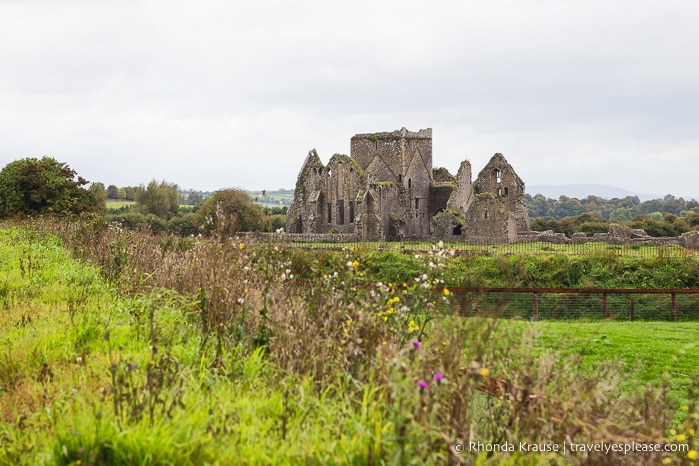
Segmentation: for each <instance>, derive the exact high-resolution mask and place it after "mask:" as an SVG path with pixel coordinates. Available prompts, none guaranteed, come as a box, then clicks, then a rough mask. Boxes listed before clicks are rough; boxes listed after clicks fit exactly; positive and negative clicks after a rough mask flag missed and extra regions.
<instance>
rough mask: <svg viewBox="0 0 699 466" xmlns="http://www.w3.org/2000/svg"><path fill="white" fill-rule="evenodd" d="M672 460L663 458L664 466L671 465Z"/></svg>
mask: <svg viewBox="0 0 699 466" xmlns="http://www.w3.org/2000/svg"><path fill="white" fill-rule="evenodd" d="M670 463H672V460H671V459H670V458H663V464H670Z"/></svg>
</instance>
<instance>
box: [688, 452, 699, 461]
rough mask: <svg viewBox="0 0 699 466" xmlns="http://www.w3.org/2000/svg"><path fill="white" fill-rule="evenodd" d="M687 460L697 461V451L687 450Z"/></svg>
mask: <svg viewBox="0 0 699 466" xmlns="http://www.w3.org/2000/svg"><path fill="white" fill-rule="evenodd" d="M687 458H689V459H690V460H695V459H697V451H696V450H689V451H688V452H687Z"/></svg>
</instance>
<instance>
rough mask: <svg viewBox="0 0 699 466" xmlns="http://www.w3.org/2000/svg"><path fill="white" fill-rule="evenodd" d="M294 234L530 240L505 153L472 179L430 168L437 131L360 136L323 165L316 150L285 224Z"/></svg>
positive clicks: (465, 173) (466, 173) (465, 167)
mask: <svg viewBox="0 0 699 466" xmlns="http://www.w3.org/2000/svg"><path fill="white" fill-rule="evenodd" d="M286 231H287V233H290V234H294V233H297V234H318V235H326V234H341V235H343V236H344V235H348V236H352V237H353V238H354V239H356V240H361V241H391V240H401V239H444V240H451V241H455V240H459V241H468V242H482V243H492V242H513V241H518V240H521V238H520V237H524V236H529V235H530V234H531V232H530V228H529V217H528V215H527V206H526V202H525V196H524V182H523V181H522V179H521V178H520V177H519V176H517V173H515V171H514V169H513V168H512V167H511V166H510V164H509V163H508V162H507V160H505V157H503V155H502V154H495V155H494V156H493V157H492V158H491V159H490V161H489V162H488V164H487V165H486V166H485V168H483V170H481V172H480V173H479V174H478V177H477V178H476V179H475V181H473V180H472V179H471V164H470V163H469V162H468V161H467V160H466V161H464V162H462V163H461V166H460V168H459V172H458V173H457V174H456V176H453V175H452V174H450V173H449V172H448V171H447V170H446V169H445V168H433V167H432V130H431V129H422V130H419V131H417V132H411V131H408V130H407V129H405V128H403V129H401V130H399V131H393V132H385V133H371V134H357V135H355V136H354V137H352V139H351V146H350V156H347V155H341V154H335V155H333V156H332V157H331V159H330V161H329V162H328V164H327V165H323V163H322V162H321V160H320V158H319V157H318V154H317V153H316V151H315V149H314V150H311V151H310V152H309V154H308V157H306V160H305V162H304V163H303V166H302V168H301V171H300V173H299V176H298V179H297V181H296V188H295V191H294V200H293V202H292V204H291V207H290V208H289V211H288V213H287V217H286Z"/></svg>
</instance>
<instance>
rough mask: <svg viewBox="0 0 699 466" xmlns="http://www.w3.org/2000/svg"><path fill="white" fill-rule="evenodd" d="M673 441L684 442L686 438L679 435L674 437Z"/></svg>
mask: <svg viewBox="0 0 699 466" xmlns="http://www.w3.org/2000/svg"><path fill="white" fill-rule="evenodd" d="M675 440H677V441H678V442H684V441H685V440H687V436H686V435H684V434H679V435H678V436H676V437H675Z"/></svg>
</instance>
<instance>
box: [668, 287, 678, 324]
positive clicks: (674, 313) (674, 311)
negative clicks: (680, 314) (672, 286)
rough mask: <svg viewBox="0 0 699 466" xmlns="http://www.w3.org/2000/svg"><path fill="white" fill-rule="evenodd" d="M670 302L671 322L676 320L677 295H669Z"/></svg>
mask: <svg viewBox="0 0 699 466" xmlns="http://www.w3.org/2000/svg"><path fill="white" fill-rule="evenodd" d="M670 300H671V302H672V320H673V321H675V320H677V295H676V294H675V293H672V294H671V295H670Z"/></svg>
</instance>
